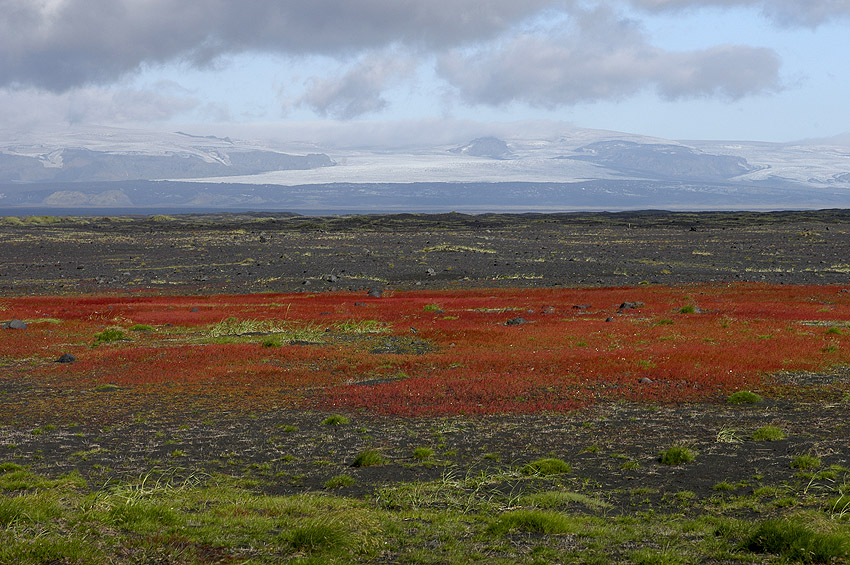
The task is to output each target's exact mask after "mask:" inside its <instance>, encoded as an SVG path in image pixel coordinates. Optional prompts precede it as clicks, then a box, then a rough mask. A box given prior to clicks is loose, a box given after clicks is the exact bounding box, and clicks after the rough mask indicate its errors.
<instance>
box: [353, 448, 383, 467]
mask: <svg viewBox="0 0 850 565" xmlns="http://www.w3.org/2000/svg"><path fill="white" fill-rule="evenodd" d="M386 462H387V460H386V459H385V458H384V456H383V455H381V453H380V452H379V451H378V450H377V449H366V450H364V451H361V452H360V453H358V454H357V456H356V457H355V458H354V461H352V462H351V466H352V467H374V466H376V465H383V464H384V463H386Z"/></svg>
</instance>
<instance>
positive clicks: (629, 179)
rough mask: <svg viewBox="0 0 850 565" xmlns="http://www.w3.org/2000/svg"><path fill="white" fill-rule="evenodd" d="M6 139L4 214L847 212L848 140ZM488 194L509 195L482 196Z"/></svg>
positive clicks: (1, 160)
mask: <svg viewBox="0 0 850 565" xmlns="http://www.w3.org/2000/svg"><path fill="white" fill-rule="evenodd" d="M7 135H8V137H7V138H6V139H0V208H4V209H13V208H15V207H22V206H27V207H38V206H43V207H74V206H84V207H93V208H100V207H122V208H132V207H134V206H144V207H147V208H150V207H160V206H168V207H178V208H179V207H186V208H187V209H188V208H192V207H224V208H227V207H233V208H253V209H263V208H269V209H272V208H273V209H294V210H295V209H330V208H334V209H351V210H359V209H364V208H365V209H369V208H371V207H374V206H380V203H381V202H385V203H390V202H392V206H391V207H390V208H391V209H403V208H405V206H407V207H408V209H410V210H420V209H423V210H424V209H470V210H472V209H474V210H476V211H484V210H488V209H494V210H495V209H510V208H511V207H512V206H515V207H516V208H517V209H536V208H539V209H541V210H542V209H546V210H551V209H565V210H567V209H580V208H593V207H594V202H598V203H599V204H598V206H597V207H598V208H601V209H620V208H630V207H659V208H665V207H667V208H688V207H691V208H713V209H716V208H732V207H739V208H771V207H794V208H817V207H850V135H844V136H836V137H834V138H829V139H821V140H806V141H801V142H797V143H785V144H779V143H759V142H740V141H673V140H665V139H657V138H651V137H644V136H639V135H633V134H626V133H618V132H610V131H601V130H588V129H581V128H568V127H564V128H561V129H560V130H559V131H554V132H553V131H549V132H546V134H541V135H540V136H539V137H538V136H535V135H534V134H533V133H532V134H529V133H528V132H527V131H525V130H520V128H518V131H517V132H516V133H515V134H514V133H513V132H511V131H510V128H509V127H505V126H504V125H503V126H502V127H501V129H500V131H499V136H498V137H497V136H495V135H482V136H480V137H475V138H472V139H471V140H469V139H468V140H465V141H463V140H459V141H457V142H454V143H445V142H443V143H434V142H430V143H429V142H428V141H427V140H422V141H419V142H417V141H416V140H415V139H414V140H406V142H405V143H403V144H398V143H397V144H396V145H395V147H392V146H389V147H387V146H376V145H375V144H374V143H373V144H370V145H371V146H370V147H369V148H365V149H364V148H362V147H358V146H357V145H356V144H352V143H350V142H349V143H347V144H342V143H338V144H333V143H325V144H313V143H294V142H292V141H290V140H283V141H281V140H279V139H278V140H271V141H269V140H266V141H254V140H247V139H240V138H238V137H237V136H235V135H233V136H230V135H228V136H213V135H197V134H193V133H185V132H180V131H178V132H168V133H163V132H153V131H144V130H126V129H118V128H94V127H88V128H73V129H68V130H65V131H53V132H24V133H18V134H15V135H12V134H7ZM413 135H415V132H412V133H411V136H413ZM364 145H365V144H364ZM148 181H158V182H154V183H151V182H148ZM492 184H498V185H502V186H499V187H495V188H493V187H491V188H490V189H484V188H482V186H483V185H492ZM443 185H453V188H451V189H445V190H444V189H442V188H440V187H442V186H443ZM507 185H510V190H501V189H505V188H506V187H507ZM354 186H360V188H359V189H355V188H352V187H354ZM403 186H406V187H407V189H406V190H401V188H400V187H403ZM412 186H414V187H415V188H416V189H415V190H411V187H412ZM311 187H312V189H311ZM464 187H466V188H464ZM471 187H477V188H471ZM523 187H524V188H523ZM541 187H543V188H541ZM464 190H465V191H466V193H464ZM541 190H542V192H541ZM588 190H590V193H588ZM523 191H524V192H525V194H523ZM402 193H404V194H407V196H406V197H404V198H402V197H401V196H400V195H401V194H402ZM473 193H474V194H473ZM544 193H545V194H547V195H548V196H546V197H543V196H541V194H544ZM358 194H359V195H360V196H358ZM363 194H366V196H365V197H364V196H363ZM505 194H511V195H513V196H511V197H510V198H508V197H505ZM588 194H590V195H591V196H590V197H588ZM535 195H536V196H535ZM592 195H596V197H593V196H592ZM730 195H731V196H730ZM594 198H596V199H595V200H594ZM535 199H536V200H535Z"/></svg>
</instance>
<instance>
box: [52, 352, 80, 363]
mask: <svg viewBox="0 0 850 565" xmlns="http://www.w3.org/2000/svg"><path fill="white" fill-rule="evenodd" d="M76 360H77V358H76V357H74V356H73V355H71V354H70V353H63V354H62V355H60V356H59V359H57V360H56V361H54V363H73V362H74V361H76Z"/></svg>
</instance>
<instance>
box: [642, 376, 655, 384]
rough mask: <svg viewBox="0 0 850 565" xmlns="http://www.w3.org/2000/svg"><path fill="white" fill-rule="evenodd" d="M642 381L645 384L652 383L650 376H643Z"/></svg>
mask: <svg viewBox="0 0 850 565" xmlns="http://www.w3.org/2000/svg"><path fill="white" fill-rule="evenodd" d="M640 383H641V384H645V385H651V384H652V379H650V378H649V377H643V378H641V380H640Z"/></svg>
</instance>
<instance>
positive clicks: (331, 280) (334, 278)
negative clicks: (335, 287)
mask: <svg viewBox="0 0 850 565" xmlns="http://www.w3.org/2000/svg"><path fill="white" fill-rule="evenodd" d="M325 280H326V281H327V282H329V283H335V282H336V281H338V280H339V278H337V276H336V275H328V276H326V277H325Z"/></svg>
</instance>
